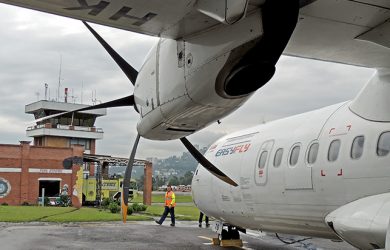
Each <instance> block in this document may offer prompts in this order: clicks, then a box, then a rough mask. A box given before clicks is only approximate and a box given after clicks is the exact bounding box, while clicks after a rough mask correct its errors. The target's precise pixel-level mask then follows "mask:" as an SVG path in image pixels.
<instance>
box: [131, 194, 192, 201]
mask: <svg viewBox="0 0 390 250" xmlns="http://www.w3.org/2000/svg"><path fill="white" fill-rule="evenodd" d="M131 202H138V203H142V202H143V196H142V194H138V195H137V196H136V197H135V198H134V199H133V200H132V201H131ZM164 202H165V197H164V194H152V203H164ZM190 202H192V196H191V195H176V203H190Z"/></svg>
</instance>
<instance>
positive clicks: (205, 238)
mask: <svg viewBox="0 0 390 250" xmlns="http://www.w3.org/2000/svg"><path fill="white" fill-rule="evenodd" d="M198 238H201V239H204V240H209V241H213V239H212V238H210V237H206V236H201V235H199V236H198Z"/></svg>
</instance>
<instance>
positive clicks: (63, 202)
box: [45, 195, 71, 207]
mask: <svg viewBox="0 0 390 250" xmlns="http://www.w3.org/2000/svg"><path fill="white" fill-rule="evenodd" d="M45 202H46V201H45ZM70 202H71V201H70V198H69V196H67V195H60V204H59V205H60V206H61V207H68V206H70Z"/></svg>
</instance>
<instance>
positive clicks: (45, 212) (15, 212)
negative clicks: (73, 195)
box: [0, 206, 76, 222]
mask: <svg viewBox="0 0 390 250" xmlns="http://www.w3.org/2000/svg"><path fill="white" fill-rule="evenodd" d="M74 210H76V209H75V208H72V207H35V206H0V221H2V222H29V221H40V220H41V219H43V218H45V217H48V216H53V215H56V214H64V213H69V212H71V211H74Z"/></svg>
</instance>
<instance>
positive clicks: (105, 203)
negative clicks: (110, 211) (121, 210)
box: [101, 198, 113, 208]
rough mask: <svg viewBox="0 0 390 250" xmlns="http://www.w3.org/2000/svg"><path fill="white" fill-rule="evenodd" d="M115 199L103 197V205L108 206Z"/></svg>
mask: <svg viewBox="0 0 390 250" xmlns="http://www.w3.org/2000/svg"><path fill="white" fill-rule="evenodd" d="M112 201H113V200H112V199H110V198H103V200H102V203H101V206H102V207H103V208H107V207H108V206H109V205H110V203H111V202H112Z"/></svg>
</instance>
